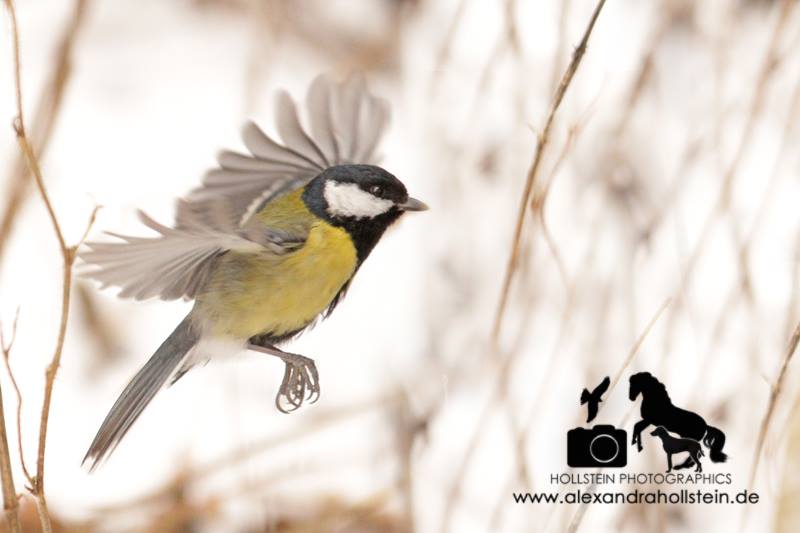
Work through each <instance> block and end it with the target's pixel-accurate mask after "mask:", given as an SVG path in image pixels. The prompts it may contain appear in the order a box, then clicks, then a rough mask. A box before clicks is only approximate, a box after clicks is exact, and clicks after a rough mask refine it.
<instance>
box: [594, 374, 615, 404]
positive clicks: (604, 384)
mask: <svg viewBox="0 0 800 533" xmlns="http://www.w3.org/2000/svg"><path fill="white" fill-rule="evenodd" d="M609 385H611V378H609V377H608V376H606V377H605V378H603V381H601V382H600V385H598V386H597V387H596V388H595V389H594V390H593V391H592V396H594V397H595V398H597V401H600V399H601V398H602V397H603V394H605V393H606V391H607V390H608V386H609Z"/></svg>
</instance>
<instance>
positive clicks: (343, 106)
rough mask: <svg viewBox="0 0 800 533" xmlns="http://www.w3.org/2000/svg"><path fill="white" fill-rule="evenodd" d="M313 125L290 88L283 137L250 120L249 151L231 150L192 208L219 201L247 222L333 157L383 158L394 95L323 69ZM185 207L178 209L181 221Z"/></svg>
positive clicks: (280, 111)
mask: <svg viewBox="0 0 800 533" xmlns="http://www.w3.org/2000/svg"><path fill="white" fill-rule="evenodd" d="M306 106H307V108H308V124H309V128H308V129H306V128H304V127H303V125H302V124H301V121H300V117H299V115H298V112H297V106H296V104H295V102H294V100H292V98H291V97H290V96H289V94H288V93H286V92H285V91H280V92H279V93H278V95H277V101H276V120H277V131H278V134H279V136H280V138H281V140H282V141H283V144H281V143H279V142H278V141H276V140H274V139H273V138H271V137H269V136H268V135H267V134H265V133H264V132H263V131H262V130H261V129H260V128H259V127H258V126H257V125H256V124H255V123H253V122H248V123H247V124H246V125H245V127H244V129H243V131H242V139H243V141H244V145H245V147H246V148H247V151H248V152H249V153H248V154H242V153H238V152H233V151H223V152H222V153H220V154H219V156H218V158H217V162H218V163H219V168H216V169H214V170H211V171H210V172H208V173H207V174H206V176H205V178H204V179H203V184H202V185H201V186H200V187H198V188H197V189H194V190H193V191H192V192H191V193H190V194H189V196H188V198H187V199H186V200H187V201H186V203H185V204H184V207H185V208H191V209H193V210H195V211H201V212H203V211H206V210H212V211H213V210H215V209H217V204H218V203H220V202H221V203H223V204H225V208H226V210H229V211H230V214H231V215H232V216H234V217H238V219H239V222H240V223H241V224H246V223H247V222H248V221H249V219H250V216H251V215H252V214H253V213H256V212H258V211H259V210H260V208H261V207H263V206H264V205H265V204H266V203H267V202H269V201H270V200H272V199H273V198H275V197H276V196H278V195H280V194H282V193H284V192H287V191H291V190H294V189H296V188H298V187H301V186H303V185H304V184H305V183H307V182H308V181H310V180H311V179H312V178H314V176H316V175H318V174H319V173H320V172H322V171H323V170H325V169H326V168H328V167H330V166H333V165H340V164H346V163H376V162H377V159H378V158H377V154H376V150H377V146H378V143H379V141H380V139H381V137H382V136H383V133H384V130H385V129H386V126H387V124H388V122H389V106H388V103H387V102H386V101H385V100H383V99H381V98H377V97H375V96H373V95H372V94H370V93H369V91H368V90H367V87H366V83H365V82H364V79H363V78H361V77H358V76H353V77H351V78H349V79H348V80H346V81H345V82H343V83H335V82H333V81H332V80H331V79H330V78H328V77H327V76H318V77H317V78H316V79H315V80H314V81H313V82H312V84H311V87H310V88H309V90H308V95H307V96H306ZM182 214H183V213H182V212H181V210H180V209H179V210H178V224H180V223H181V220H180V219H181V217H182Z"/></svg>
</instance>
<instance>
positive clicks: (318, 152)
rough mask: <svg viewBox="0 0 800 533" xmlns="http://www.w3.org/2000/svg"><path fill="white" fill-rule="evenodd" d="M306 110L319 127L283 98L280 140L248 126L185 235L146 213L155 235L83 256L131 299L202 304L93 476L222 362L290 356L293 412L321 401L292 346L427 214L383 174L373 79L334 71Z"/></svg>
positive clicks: (202, 193) (122, 402)
mask: <svg viewBox="0 0 800 533" xmlns="http://www.w3.org/2000/svg"><path fill="white" fill-rule="evenodd" d="M305 103H306V108H307V117H306V118H307V121H306V123H307V126H306V125H304V123H303V122H301V120H300V114H299V112H298V105H297V104H296V103H295V101H294V100H293V99H292V97H291V96H289V94H288V93H287V92H286V91H279V92H278V93H277V98H276V103H275V104H276V106H275V109H276V111H275V115H276V124H277V132H278V135H279V138H280V141H279V140H276V139H275V138H273V137H270V136H269V135H267V134H265V133H264V132H263V131H262V130H261V128H259V126H257V125H256V124H255V123H253V122H252V121H251V122H247V123H246V124H245V126H244V128H243V130H242V140H243V142H244V146H245V147H246V149H247V153H241V152H234V151H222V152H221V153H219V155H218V156H217V163H218V166H217V167H216V168H214V169H212V170H210V171H209V172H208V173H207V174H206V175H205V176H204V178H203V180H202V182H201V184H200V186H198V187H197V188H195V189H193V190H191V191H190V192H189V193H188V194H187V195H186V196H185V197H184V198H180V199H178V200H176V206H175V220H174V224H172V226H166V225H162V224H161V223H159V222H157V221H155V220H154V219H152V218H151V217H150V216H148V215H147V214H145V213H144V212H143V211H138V216H139V219H140V220H141V222H142V223H143V224H144V226H145V227H147V228H148V229H150V230H152V231H153V232H155V235H154V236H149V237H139V236H127V235H120V234H118V233H110V232H109V233H108V234H109V235H110V236H111V237H113V239H114V240H113V241H111V242H89V243H87V244H86V245H84V248H83V249H82V250H80V251H79V257H80V259H81V264H82V267H81V270H82V274H83V275H84V276H86V277H88V278H90V279H94V280H96V281H98V282H99V283H100V288H105V287H109V286H112V287H117V288H118V289H119V292H118V296H120V297H123V298H134V299H136V300H143V299H148V298H160V299H162V300H174V299H179V298H182V299H185V300H192V301H193V302H194V304H193V306H192V308H191V310H190V311H189V313H188V314H187V315H186V317H185V318H184V319H183V320H182V321H181V322H180V323H179V324H178V326H177V327H176V328H175V330H174V331H173V332H172V333H171V334H170V335H169V337H167V339H166V340H164V341H163V343H162V344H161V345H160V346H159V347H158V348H157V349H156V351H155V353H154V354H153V355H152V356H151V357H150V359H149V360H148V361H147V362H146V363H145V365H144V366H143V367H142V368H141V369H140V370H139V371H138V373H137V374H136V375H135V376H134V377H133V378H132V379H131V381H130V382H129V383H128V385H127V386H126V387H125V388H124V390H123V391H122V393H121V395H120V396H119V398H118V399H117V401H116V402H115V403H114V405H113V406H112V407H111V410H110V411H109V413H108V415H107V416H106V417H105V419H104V421H103V423H102V424H101V426H100V429H99V430H98V432H97V435H96V436H95V437H94V440H93V441H92V443H91V445H90V446H89V449H88V451H87V452H86V455H85V457H84V459H83V464H84V466H86V465H87V463H88V469H89V470H90V471H93V470H94V469H95V468H96V467H97V466H98V465H99V464H100V463H101V462H103V461H104V460H106V459H107V458H108V456H109V455H110V454H111V453H112V452H113V451H114V450H115V448H116V447H117V445H118V444H119V442H120V441H121V440H122V438H123V437H124V436H125V435H126V434H127V433H128V431H129V430H130V428H131V426H132V425H133V423H134V422H135V421H136V420H137V418H139V416H140V415H141V414H142V411H143V410H144V409H145V407H146V406H147V405H148V404H149V403H150V401H151V400H152V399H153V397H154V396H155V395H156V394H157V393H158V392H159V391H160V390H161V389H163V388H165V387H166V386H169V385H172V384H174V383H175V382H177V381H178V380H179V379H180V378H181V377H182V376H183V375H184V374H186V372H188V371H189V370H191V369H192V368H193V367H195V366H197V365H199V364H205V363H207V362H208V361H209V360H211V359H212V358H218V357H223V356H226V355H230V354H235V353H238V352H241V351H244V350H252V351H256V352H260V353H263V354H267V355H270V356H275V357H278V358H280V359H281V360H282V361H283V362H284V363H285V369H284V374H283V380H282V382H281V385H280V388H279V390H278V393H277V395H276V397H275V405H276V407H277V409H278V410H280V411H282V412H285V413H288V412H291V411H294V410H296V409H298V408H299V407H300V406H301V405H302V404H303V403H304V402H314V401H316V400H317V399H318V398H319V394H320V388H319V373H318V371H317V368H316V365H315V363H314V361H313V359H311V358H309V357H306V356H303V355H300V354H294V353H289V352H285V351H283V350H281V349H280V348H279V346H280V345H282V344H283V343H285V342H287V341H289V340H291V339H293V338H295V337H296V336H297V335H299V334H300V333H301V332H303V331H304V330H306V329H308V328H309V327H310V326H312V325H313V324H314V323H315V322H316V321H317V320H320V319H323V318H326V317H328V316H330V314H331V313H332V312H333V311H334V309H335V308H336V306H337V305H338V304H339V303H340V302H341V301H342V298H344V296H345V294H346V293H347V290H348V288H349V287H350V284H351V282H352V281H353V277H354V276H355V274H356V272H357V271H358V270H359V268H360V267H361V265H362V264H363V263H364V261H365V260H366V259H367V257H368V256H369V255H370V252H371V251H372V250H373V248H374V247H375V245H376V244H377V243H378V241H379V240H380V239H381V237H382V236H383V234H384V232H385V231H386V230H387V228H389V226H391V225H392V224H393V223H394V222H396V221H397V220H398V219H399V218H400V217H401V216H402V215H403V214H404V213H407V212H411V211H424V210H426V209H427V206H426V205H425V204H424V203H423V202H421V201H420V200H417V199H415V198H413V197H410V196H409V195H408V192H407V190H406V187H405V185H404V184H403V183H402V182H401V181H400V180H399V179H398V178H397V177H395V176H394V175H392V174H391V173H389V172H388V171H387V170H385V169H384V168H382V167H380V166H378V162H379V161H378V160H379V157H378V152H377V150H378V145H379V143H380V141H381V138H382V137H383V136H384V134H385V131H386V129H387V126H388V122H389V114H390V110H389V105H388V103H387V101H385V100H384V99H382V98H379V97H377V96H375V95H373V94H372V93H371V92H370V91H369V89H368V87H367V85H366V82H365V80H364V78H363V77H362V76H359V75H352V76H350V77H349V78H347V79H345V80H344V81H341V82H339V81H335V80H334V79H332V78H331V77H330V76H327V75H320V76H318V77H317V78H315V79H314V80H313V82H312V83H311V84H310V86H309V89H308V92H307V95H306V100H305Z"/></svg>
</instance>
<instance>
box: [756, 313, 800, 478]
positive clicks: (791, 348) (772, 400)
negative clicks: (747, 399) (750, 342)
mask: <svg viewBox="0 0 800 533" xmlns="http://www.w3.org/2000/svg"><path fill="white" fill-rule="evenodd" d="M798 343H800V322H798V323H797V326H796V327H795V328H794V333H792V338H791V339H789V345H788V346H787V348H786V353H785V354H784V356H783V362H782V363H781V368H780V370H779V371H778V377H777V378H776V379H775V384H774V385H772V389H771V390H770V394H769V402H768V403H767V411H766V412H765V413H764V418H763V419H762V420H761V428H760V429H759V430H758V438H757V439H756V449H755V452H754V453H753V466H752V468H751V469H750V484H749V486H750V487H752V486H753V482H754V481H755V479H756V473H757V471H758V463H759V460H760V459H761V451H762V450H763V448H764V441H765V440H766V439H767V432H768V431H769V425H770V422H772V415H773V414H774V412H775V406H776V405H777V403H778V398H779V397H780V395H781V392H783V380H784V378H785V377H786V370H787V369H788V368H789V363H790V362H791V361H792V356H793V355H794V353H795V352H796V351H797V345H798Z"/></svg>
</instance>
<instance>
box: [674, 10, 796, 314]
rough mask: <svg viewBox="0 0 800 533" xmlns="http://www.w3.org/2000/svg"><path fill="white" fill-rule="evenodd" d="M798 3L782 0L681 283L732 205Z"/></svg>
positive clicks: (685, 283) (688, 276) (686, 284)
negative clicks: (744, 114)
mask: <svg viewBox="0 0 800 533" xmlns="http://www.w3.org/2000/svg"><path fill="white" fill-rule="evenodd" d="M796 4H797V2H794V1H792V0H783V2H782V5H781V10H780V12H779V13H778V19H777V21H776V22H775V27H774V28H773V30H772V32H771V35H772V38H771V39H770V42H769V45H768V46H767V51H766V52H765V54H764V59H763V61H762V63H761V67H760V69H759V74H758V76H757V78H756V88H755V92H754V95H753V100H752V102H751V103H750V109H749V110H748V113H747V117H746V119H745V125H744V129H743V130H742V136H741V137H740V139H739V143H738V145H737V146H736V150H735V152H734V154H733V158H732V159H731V161H730V163H729V164H728V166H727V167H726V168H725V172H724V174H723V176H722V186H721V187H720V190H719V194H718V196H717V199H716V203H715V204H714V207H713V208H712V211H711V212H710V213H709V214H708V216H707V217H706V219H705V221H704V222H703V225H702V229H701V230H700V236H699V237H698V239H697V244H696V245H695V247H694V249H693V251H692V253H691V255H690V256H689V259H688V261H687V264H686V269H685V271H684V274H683V279H682V280H681V282H680V283H681V287H688V285H689V280H690V279H691V277H692V275H693V273H694V269H695V267H696V266H697V262H698V260H699V259H700V257H701V256H702V254H703V251H705V250H706V249H707V246H706V242H707V241H708V238H709V237H710V236H711V230H712V229H713V228H714V224H715V222H716V221H717V219H718V217H719V216H720V215H723V214H724V213H726V212H727V211H728V209H729V208H730V201H731V196H732V194H733V189H734V185H735V182H736V176H737V175H738V169H739V164H740V162H741V161H742V158H743V156H744V154H745V151H746V150H747V148H748V147H749V146H750V144H751V139H752V135H753V132H754V130H755V125H756V123H757V122H758V117H759V116H760V115H761V111H762V110H763V108H764V103H765V101H766V94H767V86H768V85H769V81H770V79H771V78H772V75H773V74H774V73H775V71H776V70H777V69H778V66H779V65H780V63H781V61H782V59H783V58H782V57H781V56H780V55H779V49H778V48H779V45H780V39H781V37H782V35H783V29H784V28H785V27H786V22H787V21H788V20H789V18H790V15H791V11H792V9H793V8H794V7H795V6H796ZM745 274H746V272H745ZM682 292H683V291H682V290H680V291H678V293H679V294H682ZM677 308H678V306H675V308H673V309H676V310H677Z"/></svg>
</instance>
